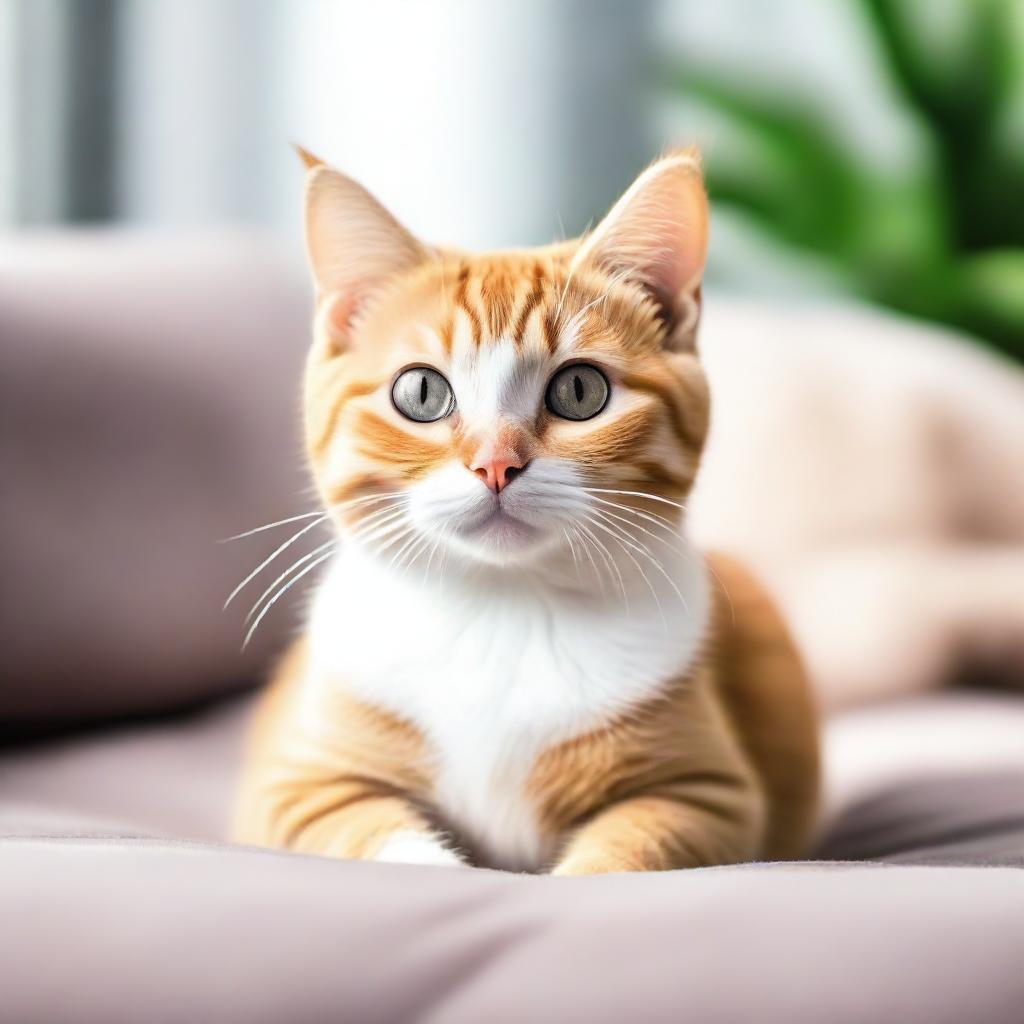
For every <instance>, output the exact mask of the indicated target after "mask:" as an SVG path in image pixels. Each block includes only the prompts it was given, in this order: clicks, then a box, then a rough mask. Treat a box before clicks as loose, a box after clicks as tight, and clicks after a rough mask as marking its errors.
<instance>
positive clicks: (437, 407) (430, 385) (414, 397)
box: [391, 366, 455, 423]
mask: <svg viewBox="0 0 1024 1024" xmlns="http://www.w3.org/2000/svg"><path fill="white" fill-rule="evenodd" d="M391 401H392V402H393V403H394V406H395V408H396V409H397V410H398V411H399V412H400V413H401V414H402V415H403V416H405V417H407V418H408V419H410V420H415V421H416V422H417V423H433V422H434V421H435V420H439V419H442V418H443V417H445V416H447V415H448V414H449V413H450V412H451V411H452V409H454V408H455V396H454V395H453V394H452V386H451V384H449V383H448V381H446V380H445V379H444V377H442V376H441V374H439V373H438V372H437V370H434V369H431V368H430V367H429V366H414V367H412V369H409V370H406V371H405V372H404V373H403V374H401V375H400V376H399V378H398V380H396V381H395V384H394V387H392V389H391Z"/></svg>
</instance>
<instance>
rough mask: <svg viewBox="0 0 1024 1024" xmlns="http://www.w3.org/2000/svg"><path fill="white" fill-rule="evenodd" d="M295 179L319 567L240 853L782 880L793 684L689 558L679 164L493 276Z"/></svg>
mask: <svg viewBox="0 0 1024 1024" xmlns="http://www.w3.org/2000/svg"><path fill="white" fill-rule="evenodd" d="M305 159H306V162H307V166H308V167H309V175H308V188H307V196H306V229H307V243H308V250H309V256H310V261H311V265H312V269H313V274H314V278H315V281H316V285H317V291H318V297H317V310H316V320H315V337H314V343H313V348H312V352H311V354H310V357H309V362H308V368H307V373H306V386H305V410H306V426H307V440H308V449H309V456H310V461H311V464H312V468H313V473H314V476H315V479H316V483H317V486H318V489H319V492H320V495H321V497H322V499H323V502H324V506H325V508H326V509H327V515H329V517H330V519H331V520H332V522H333V525H334V526H335V527H336V533H337V539H336V541H332V542H328V544H327V545H324V550H323V551H320V550H319V549H318V551H317V552H316V553H315V554H314V555H311V556H310V559H311V560H307V564H306V566H305V568H304V570H303V571H308V570H309V569H312V568H313V567H315V566H316V565H317V564H319V563H320V562H321V561H323V560H327V561H328V562H329V566H328V572H327V573H326V575H325V577H324V579H323V581H322V582H321V583H320V584H319V585H318V588H317V591H316V595H315V598H314V601H313V605H312V610H311V614H310V617H309V623H308V627H307V630H306V634H305V636H304V638H303V639H302V640H301V641H300V642H298V643H297V644H296V645H295V646H294V648H293V649H292V651H291V652H290V653H289V654H288V656H287V658H286V659H285V660H284V662H283V664H282V665H281V667H280V669H279V672H278V675H277V679H276V680H275V682H274V683H273V685H272V686H271V688H270V689H269V691H268V692H267V694H266V695H265V697H264V699H263V703H262V706H261V708H260V709H259V711H258V714H257V719H256V722H255V725H254V731H253V736H252V741H251V745H250V750H249V754H248V758H247V763H246V767H245V772H244V778H243V782H242V792H241V799H240V804H239V809H238V817H237V828H236V835H237V837H238V838H239V839H240V840H242V841H245V842H251V843H258V844H262V845H267V846H275V847H286V848H289V849H294V850H301V851H306V852H313V853H321V854H326V855H329V856H337V857H358V858H373V859H377V860H393V861H407V862H417V863H433V864H458V863H470V864H478V865H489V866H495V867H503V868H509V869H515V870H527V871H551V872H552V873H554V874H559V875H577V874H592V873H597V872H609V871H644V870H659V869H668V868H681V867H691V866H697V865H706V864H720V863H729V862H736V861H746V860H751V859H755V858H763V857H770V858H789V857H796V856H799V855H800V854H801V852H802V851H803V849H804V846H805V842H806V840H807V837H808V832H809V829H810V827H811V822H812V817H813V811H814V805H815V797H816V791H817V773H818V754H817V740H816V730H815V721H814V715H813V712H812V707H811V700H810V696H809V692H808V687H807V685H806V681H805V678H804V674H803V672H802V669H801V665H800V662H799V659H798V657H797V655H796V653H795V651H794V649H793V646H792V643H791V642H790V639H789V637H788V635H787V632H786V628H785V625H784V624H783V622H782V621H781V619H780V617H779V615H778V614H777V612H776V610H775V608H774V607H773V604H772V602H771V600H770V599H769V598H768V597H767V595H766V594H765V593H764V592H763V590H762V589H761V588H760V587H759V586H758V584H757V583H756V582H755V581H754V580H753V579H752V578H751V577H750V576H749V574H748V573H747V572H746V571H745V570H744V569H743V567H742V566H740V565H739V564H737V563H735V562H732V561H730V560H727V559H724V558H721V557H715V556H713V555H711V556H706V557H705V556H702V555H700V554H699V553H698V552H697V551H696V550H695V549H694V548H693V547H692V546H691V545H690V544H689V543H688V541H687V540H686V535H685V532H684V531H683V529H682V526H683V518H684V512H685V502H686V498H687V495H688V494H689V492H690V488H691V485H692V484H693V480H694V475H695V473H696V471H697V466H698V462H699V460H700V455H701V450H702V447H703V444H704V440H705V435H706V432H707V427H708V416H709V405H708V393H707V386H706V381H705V377H704V374H703V372H702V370H701V367H700V362H699V360H698V356H697V352H696V333H697V322H698V317H699V311H700V287H699V286H700V279H701V273H702V270H703V265H704V259H705V252H706V246H707V231H708V208H707V202H706V198H705V193H704V188H703V182H702V178H701V174H700V168H699V164H698V160H697V157H696V155H695V154H694V153H693V152H689V151H684V152H678V153H674V154H671V155H669V156H667V157H665V158H664V159H662V160H660V161H658V162H657V163H655V164H654V165H653V166H652V167H650V168H649V169H648V170H647V171H645V172H644V173H643V174H642V175H641V176H640V178H639V179H638V180H637V181H636V183H635V184H634V185H633V186H632V187H631V188H630V189H629V191H628V192H627V193H626V194H625V195H624V196H623V197H622V199H621V200H620V201H619V202H618V204H617V205H616V206H615V207H614V208H613V209H612V211H611V212H610V213H609V214H608V216H607V217H606V218H605V220H604V222H603V223H602V224H601V225H600V226H599V227H598V228H597V230H596V231H594V232H593V233H592V234H590V235H589V236H587V237H586V238H584V239H583V240H581V241H578V242H570V243H564V244H561V245H558V246H554V247H551V248H547V249H539V250H536V251H526V252H500V253H492V254H487V255H469V254H466V253H460V252H454V251H449V250H441V249H436V248H432V247H429V246H426V245H424V244H422V243H420V242H419V241H417V240H416V239H415V238H413V237H412V236H411V235H410V234H409V233H408V232H407V231H406V230H405V229H404V228H403V227H402V226H401V225H399V224H398V222H397V221H396V220H395V219H394V218H393V217H392V216H391V215H390V214H389V213H388V212H387V211H386V210H385V209H384V208H383V207H382V206H381V205H380V204H379V203H378V202H377V201H376V200H375V199H374V198H373V197H372V196H370V195H369V194H368V193H367V192H366V191H365V190H364V189H363V188H362V187H360V186H359V185H357V184H356V183H355V182H353V181H351V180H350V179H348V178H346V177H345V176H343V175H342V174H339V173H338V172H337V171H335V170H332V169H331V168H329V167H327V166H325V165H323V164H321V163H320V162H319V161H317V160H315V158H312V157H308V155H306V156H305ZM296 578H297V577H296Z"/></svg>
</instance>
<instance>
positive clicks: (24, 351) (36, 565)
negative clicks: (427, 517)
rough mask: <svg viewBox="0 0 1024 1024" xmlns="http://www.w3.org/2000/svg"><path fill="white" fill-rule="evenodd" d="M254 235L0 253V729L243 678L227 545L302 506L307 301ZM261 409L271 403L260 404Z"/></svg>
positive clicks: (140, 708)
mask: <svg viewBox="0 0 1024 1024" xmlns="http://www.w3.org/2000/svg"><path fill="white" fill-rule="evenodd" d="M279 248H280V246H279V245H276V244H275V243H273V242H271V241H270V240H268V239H265V238H261V237H258V236H251V237H250V236H245V235H208V236H207V235H191V236H187V237H178V238H161V237H159V236H156V237H154V236H137V235H133V234H130V233H124V234H117V233H100V232H83V233H81V234H78V235H57V236H50V235H40V236H28V237H26V236H18V237H17V238H12V237H8V238H7V239H5V240H3V241H0V476H2V479H3V494H4V496H3V500H2V501H0V538H2V539H0V588H2V592H0V604H2V609H0V679H2V680H3V682H2V684H0V731H2V732H6V733H11V732H13V731H15V728H16V727H19V728H21V729H25V728H29V727H31V728H35V729H40V728H44V727H45V728H52V727H54V726H56V725H60V724H66V723H69V722H79V721H88V720H96V719H101V718H110V717H114V716H120V715H128V714H136V713H139V712H149V711H161V710H165V709H171V708H177V707H182V706H184V705H186V704H188V703H189V702H194V701H196V700H197V699H202V698H207V697H210V696H212V695H214V694H217V693H223V692H225V691H227V690H230V689H237V688H238V687H239V686H242V685H246V684H251V682H252V680H253V677H254V676H255V675H256V674H258V673H260V672H261V671H262V670H263V669H264V667H265V665H266V662H267V657H268V655H269V653H270V652H272V651H273V650H275V649H276V648H277V647H279V646H280V642H281V637H282V635H283V634H284V633H286V632H287V630H288V629H289V628H290V627H291V624H292V622H293V621H294V619H293V616H292V614H290V612H289V610H288V608H287V607H286V605H285V603H284V602H282V603H281V605H279V614H278V615H277V616H273V617H268V620H267V621H266V622H265V623H264V627H265V628H264V629H263V630H262V631H261V635H260V637H258V638H257V641H256V642H255V643H254V645H253V646H252V648H251V649H250V650H248V651H247V652H246V653H245V655H244V656H239V648H240V646H241V642H242V637H243V636H244V631H243V629H242V618H243V615H244V607H243V608H241V609H239V608H232V609H230V610H229V612H228V613H222V611H221V605H222V604H223V602H224V599H225V598H226V597H227V595H228V593H229V592H230V590H231V588H232V587H233V586H234V585H235V583H237V582H238V581H239V580H240V579H242V577H243V576H245V575H246V573H247V572H248V571H249V570H250V569H251V568H252V567H253V566H254V565H255V564H256V563H257V561H258V560H259V559H258V557H257V554H258V553H259V552H261V551H265V550H266V548H265V547H264V546H262V545H261V544H260V541H259V538H256V539H255V542H254V540H253V539H249V540H243V541H238V542H236V543H233V544H219V543H218V542H219V541H220V540H221V539H222V538H225V537H227V536H230V535H232V534H235V533H239V532H240V531H242V530H245V529H247V528H249V527H253V526H258V525H259V524H261V523H265V522H268V521H271V520H274V519H280V518H281V517H283V516H286V515H289V514H293V513H295V512H299V511H303V510H305V509H308V508H311V507H312V506H313V500H312V498H311V497H310V495H309V493H308V491H307V490H306V479H305V476H304V474H303V472H302V460H301V455H300V448H299V445H298V441H297V438H298V429H297V421H296V405H297V399H296V397H295V396H297V394H298V381H299V376H300V374H301V363H302V357H303V354H304V352H305V347H306V337H307V316H306V308H307V303H308V301H309V300H308V295H307V293H306V288H305V285H304V284H303V283H302V281H301V279H300V278H299V277H298V276H297V275H296V274H295V273H294V268H292V267H290V266H289V265H288V264H287V262H286V261H285V260H283V259H282V258H281V257H280V255H278V254H277V250H278V249H279ZM267 396H272V400H270V401H267Z"/></svg>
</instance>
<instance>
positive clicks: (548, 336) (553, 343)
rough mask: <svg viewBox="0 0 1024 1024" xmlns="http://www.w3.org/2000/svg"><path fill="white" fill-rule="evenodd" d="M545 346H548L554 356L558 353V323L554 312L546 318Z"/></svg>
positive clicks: (549, 313) (544, 325) (544, 323)
mask: <svg viewBox="0 0 1024 1024" xmlns="http://www.w3.org/2000/svg"><path fill="white" fill-rule="evenodd" d="M542 323H543V327H544V344H545V345H547V349H548V352H550V353H551V355H554V354H555V353H556V352H557V351H558V321H557V319H556V318H555V314H554V311H550V312H548V313H547V315H546V316H545V317H544V320H543V322H542Z"/></svg>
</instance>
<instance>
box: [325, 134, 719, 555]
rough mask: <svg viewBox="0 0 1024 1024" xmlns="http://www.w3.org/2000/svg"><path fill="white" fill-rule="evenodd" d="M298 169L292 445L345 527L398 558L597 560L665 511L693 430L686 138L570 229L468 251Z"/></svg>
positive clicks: (684, 472)
mask: <svg viewBox="0 0 1024 1024" xmlns="http://www.w3.org/2000/svg"><path fill="white" fill-rule="evenodd" d="M307 165H308V166H309V174H308V183H307V190H306V239H307V246H308V252H309V258H310V263H311V266H312V271H313V276H314V279H315V283H316V288H317V309H316V319H315V338H314V343H313V348H312V351H311V353H310V357H309V361H308V366H307V373H306V389H305V411H306V430H307V441H308V450H309V456H310V460H311V463H312V467H313V471H314V475H315V478H316V482H317V486H318V488H319V491H320V494H321V496H322V498H323V501H324V503H325V506H326V508H327V509H328V510H329V511H330V512H331V513H332V515H333V517H334V519H335V521H336V523H337V524H338V525H339V527H340V528H341V530H342V531H343V532H344V533H345V534H346V535H347V536H348V537H349V538H350V539H351V540H353V541H354V542H355V543H358V544H360V545H361V546H362V547H364V548H365V549H366V550H368V551H370V552H373V553H375V554H376V555H379V557H381V558H385V559H387V560H388V561H389V562H391V563H394V564H398V565H401V564H405V565H409V564H411V563H415V562H417V561H419V562H422V563H426V561H427V559H428V557H429V558H431V559H432V558H433V557H434V555H435V554H436V553H437V552H438V551H440V552H443V553H444V555H445V557H446V559H447V558H450V557H452V556H454V557H455V559H456V560H457V561H459V562H461V563H467V562H469V563H486V564H491V565H507V564H516V565H520V566H522V565H528V564H538V563H539V564H543V563H545V562H550V561H552V560H555V559H557V557H558V555H559V553H561V554H568V553H569V552H572V556H573V559H574V560H575V559H576V557H577V552H578V553H579V557H580V558H582V557H583V556H584V554H585V555H586V557H588V558H591V559H602V560H603V559H607V558H610V559H612V560H613V561H614V560H616V559H621V558H623V557H624V556H625V555H628V554H630V553H631V552H630V549H629V548H628V547H627V545H628V544H630V543H631V540H630V538H632V539H633V540H634V541H636V540H639V541H641V543H642V541H643V537H642V535H643V534H644V533H647V534H650V535H653V534H656V533H657V532H658V531H659V530H661V529H662V528H664V525H665V524H666V523H667V524H671V525H674V524H675V520H676V519H677V517H678V512H679V506H680V505H681V504H682V503H683V502H684V501H685V498H686V495H687V493H688V491H689V489H690V486H691V484H692V482H693V478H694V474H695V472H696V469H697V464H698V460H699V458H700V453H701V449H702V446H703V444H704V438H705V434H706V431H707V424H708V395H707V387H706V382H705V378H704V375H703V373H702V371H701V368H700V366H699V364H698V361H697V356H696V349H695V335H696V328H697V320H698V317H699V312H700V279H701V273H702V271H703V267H704V260H705V253H706V249H707V235H708V209H707V201H706V198H705V193H704V186H703V181H702V178H701V173H700V166H699V161H698V158H697V156H696V154H695V153H693V152H691V151H683V152H678V153H673V154H671V155H669V156H666V157H665V158H663V159H661V160H659V161H658V162H656V163H655V164H654V165H652V166H651V167H650V168H648V169H647V170H646V171H644V173H643V174H641V175H640V177H639V178H638V179H637V181H636V182H635V183H634V184H633V186H632V187H631V188H630V189H629V190H628V191H627V192H626V193H625V195H624V196H623V197H622V198H621V199H620V200H619V202H618V203H617V204H616V205H615V207H614V208H613V209H612V210H611V212H610V213H609V214H608V215H607V217H605V219H604V221H603V222H602V223H601V224H600V225H599V226H598V227H597V229H596V230H595V231H593V232H592V233H590V234H589V235H587V236H586V237H584V238H583V239H581V240H578V241H573V242H567V243H561V244H558V245H554V246H551V247H549V248H544V249H537V250H531V251H519V252H496V253H487V254H483V255H476V254H469V253H461V252H455V251H451V250H443V249H437V248H434V247H432V246H429V245H427V244H424V243H422V242H420V241H419V240H417V239H416V238H414V237H413V236H412V235H411V234H410V233H409V232H408V231H407V230H406V229H405V228H404V227H403V226H402V225H401V224H399V223H398V221H397V220H395V218H394V217H393V216H392V215H391V214H390V213H389V212H388V211H387V210H385V209H384V207H383V206H381V205H380V203H379V202H378V201H377V200H376V199H374V198H373V196H371V195H370V194H369V193H368V192H367V191H366V190H365V189H363V188H362V187H361V186H360V185H358V184H356V183H355V182H354V181H352V180H351V179H349V178H347V177H345V176H344V175H342V174H340V173H339V172H337V171H335V170H333V169H331V168H330V167H327V166H326V165H324V164H321V163H320V162H319V161H317V160H316V159H315V158H312V157H308V155H307Z"/></svg>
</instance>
